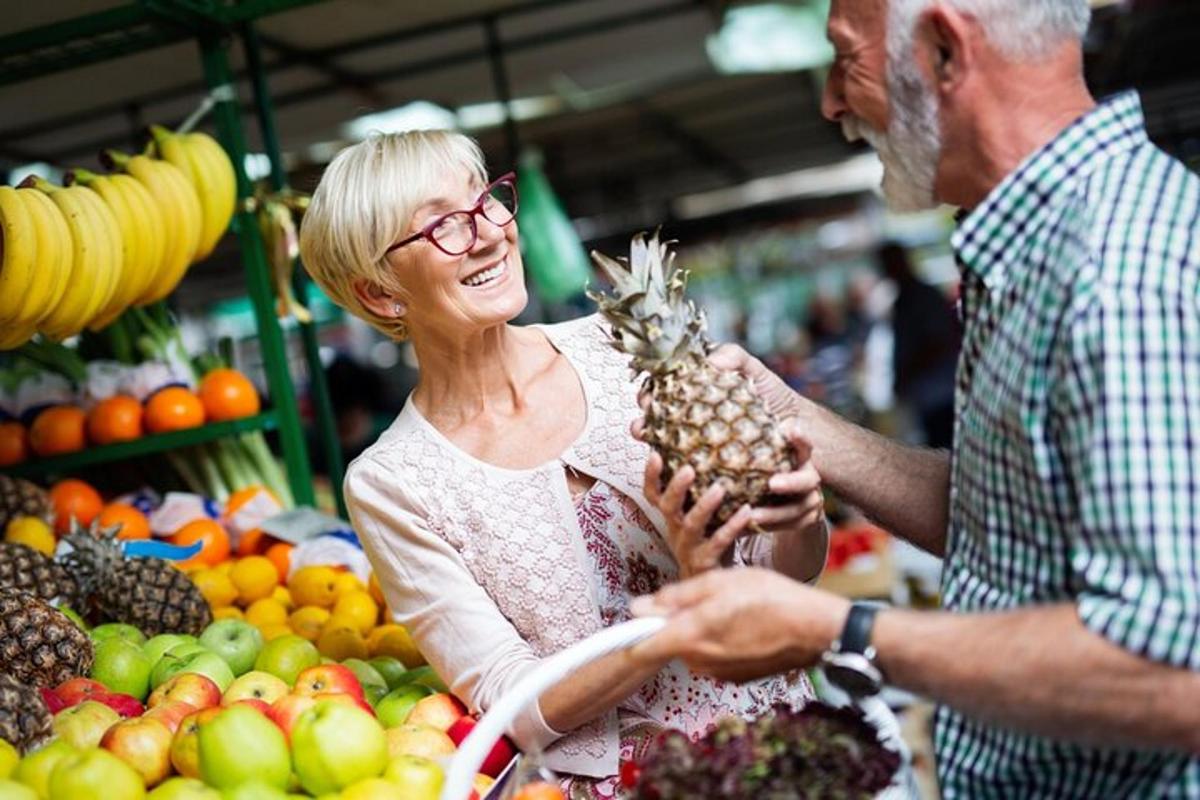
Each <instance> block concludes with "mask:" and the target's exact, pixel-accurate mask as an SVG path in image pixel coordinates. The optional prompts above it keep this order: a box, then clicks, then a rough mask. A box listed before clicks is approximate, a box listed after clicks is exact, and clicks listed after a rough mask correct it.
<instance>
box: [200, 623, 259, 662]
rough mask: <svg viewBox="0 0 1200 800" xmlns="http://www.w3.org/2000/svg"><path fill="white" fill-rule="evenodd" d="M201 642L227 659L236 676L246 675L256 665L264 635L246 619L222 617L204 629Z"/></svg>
mask: <svg viewBox="0 0 1200 800" xmlns="http://www.w3.org/2000/svg"><path fill="white" fill-rule="evenodd" d="M200 644H202V645H204V646H205V647H207V648H208V649H209V650H211V651H213V652H214V653H216V654H217V655H219V656H220V657H221V658H223V659H225V663H226V664H228V665H229V668H230V669H231V670H233V674H234V675H235V676H236V675H244V674H245V673H247V672H249V671H250V670H251V669H252V668H253V667H254V660H255V659H256V658H258V651H259V650H262V646H263V635H262V633H261V632H260V631H259V630H258V628H256V627H254V626H253V625H251V624H250V623H249V622H246V621H245V620H241V619H220V620H217V621H216V622H214V623H213V624H211V625H209V626H208V627H207V628H205V629H204V633H202V634H200Z"/></svg>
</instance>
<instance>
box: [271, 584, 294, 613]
mask: <svg viewBox="0 0 1200 800" xmlns="http://www.w3.org/2000/svg"><path fill="white" fill-rule="evenodd" d="M271 597H274V598H275V599H276V600H278V601H279V602H280V603H282V604H283V607H284V608H286V609H287V610H288V611H291V610H292V609H293V608H295V607H296V604H295V603H293V602H292V593H291V592H289V591H288V588H287V587H286V586H276V587H275V590H274V591H272V592H271Z"/></svg>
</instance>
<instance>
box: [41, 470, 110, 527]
mask: <svg viewBox="0 0 1200 800" xmlns="http://www.w3.org/2000/svg"><path fill="white" fill-rule="evenodd" d="M50 504H51V505H52V506H54V514H55V517H54V530H56V531H58V533H59V535H62V534H64V533H66V532H67V531H68V530H70V529H71V518H72V517H74V518H75V519H76V520H77V521H78V522H79V524H80V525H84V526H87V525H90V524H91V523H92V520H94V519H95V518H96V517H97V516H98V515H99V514H100V510H101V509H102V508H104V501H103V500H101V499H100V493H99V492H97V491H96V490H95V489H93V488H92V487H91V486H89V485H88V484H86V483H84V482H83V481H81V480H79V479H77V478H67V479H66V480H64V481H59V482H58V483H56V484H54V485H53V486H52V487H50Z"/></svg>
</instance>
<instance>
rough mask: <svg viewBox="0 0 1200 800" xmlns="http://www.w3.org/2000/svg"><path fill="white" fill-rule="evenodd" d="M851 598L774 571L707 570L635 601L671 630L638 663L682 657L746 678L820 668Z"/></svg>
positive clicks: (644, 649) (725, 675) (643, 649)
mask: <svg viewBox="0 0 1200 800" xmlns="http://www.w3.org/2000/svg"><path fill="white" fill-rule="evenodd" d="M849 610H850V603H849V601H847V600H845V599H843V598H841V597H838V596H836V595H833V594H830V593H828V592H824V591H821V590H818V589H812V588H809V587H807V586H804V585H803V584H800V583H797V582H795V581H793V580H790V579H788V578H785V577H783V576H782V575H779V574H778V573H775V572H771V571H769V570H762V569H755V568H744V569H732V570H719V571H713V572H707V573H705V574H704V575H701V576H700V577H698V578H693V579H692V580H689V581H686V582H684V583H677V584H673V585H671V586H667V587H665V588H663V589H662V590H660V591H659V592H658V593H656V594H654V595H652V596H649V597H640V598H637V599H636V600H635V601H634V603H633V612H634V614H635V615H636V616H642V617H645V616H655V615H661V616H666V617H667V618H668V622H667V627H666V628H665V629H664V630H663V631H662V632H661V633H659V634H657V635H656V636H653V637H651V638H650V639H647V640H646V641H644V642H642V643H641V644H639V645H637V646H636V647H635V648H633V651H632V654H633V655H634V657H635V658H640V659H651V660H661V659H668V658H682V659H683V660H684V661H685V662H686V663H687V665H688V666H689V667H691V668H692V669H693V670H695V671H697V672H702V673H707V674H709V675H714V676H716V677H717V678H721V679H724V680H736V681H745V680H750V679H752V678H760V677H763V676H765V675H772V674H776V673H779V672H786V671H788V670H791V669H796V668H799V667H807V666H810V665H812V664H814V663H816V661H817V659H818V658H819V657H820V655H821V653H823V652H824V651H825V650H828V649H829V646H830V645H831V644H832V643H833V641H834V640H835V639H836V638H837V637H838V635H839V634H840V633H841V630H842V625H843V624H844V623H845V621H846V615H847V614H848V613H849Z"/></svg>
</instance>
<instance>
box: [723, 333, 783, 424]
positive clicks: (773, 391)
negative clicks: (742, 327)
mask: <svg viewBox="0 0 1200 800" xmlns="http://www.w3.org/2000/svg"><path fill="white" fill-rule="evenodd" d="M708 363H710V364H712V365H713V366H714V367H719V368H720V369H729V370H734V371H735V372H740V373H742V374H743V375H745V376H746V377H747V378H749V379H750V382H751V383H753V384H754V391H755V392H756V393H757V394H758V396H759V398H760V399H761V400H762V401H763V403H765V404H766V406H767V409H768V410H769V411H770V412H771V413H772V414H774V415H775V416H776V417H778V418H779V419H784V418H786V417H791V416H795V414H796V411H797V408H798V406H800V404H801V403H802V402H803V401H802V398H801V397H800V395H799V394H797V393H796V391H795V390H794V389H792V387H790V386H788V385H787V384H786V383H784V381H783V379H782V378H780V377H779V376H778V375H776V374H775V373H774V372H772V371H771V370H770V369H768V368H767V366H766V365H765V364H763V363H762V362H761V361H759V360H758V359H757V358H755V357H754V356H752V355H750V354H749V353H747V352H746V351H745V350H743V349H742V348H741V347H738V346H737V345H736V344H723V345H721V346H720V347H718V348H717V349H716V350H714V351H712V352H711V353H709V355H708Z"/></svg>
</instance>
